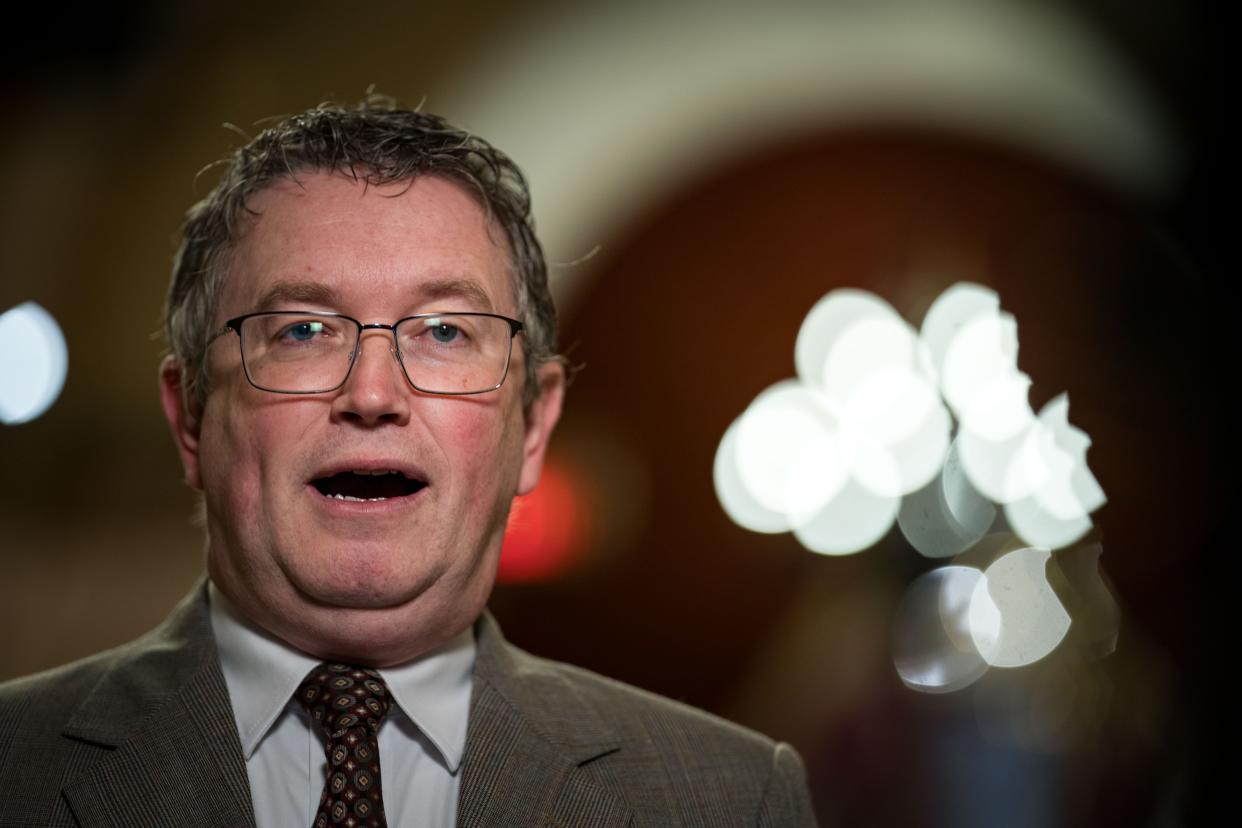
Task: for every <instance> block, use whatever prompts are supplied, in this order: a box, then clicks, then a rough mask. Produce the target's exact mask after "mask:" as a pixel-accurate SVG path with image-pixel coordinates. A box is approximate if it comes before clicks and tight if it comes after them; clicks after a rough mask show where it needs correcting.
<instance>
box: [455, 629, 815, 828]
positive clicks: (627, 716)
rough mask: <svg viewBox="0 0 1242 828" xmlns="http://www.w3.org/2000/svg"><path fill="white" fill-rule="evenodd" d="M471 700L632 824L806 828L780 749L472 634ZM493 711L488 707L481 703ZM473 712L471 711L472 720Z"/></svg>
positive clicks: (653, 697)
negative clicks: (475, 658)
mask: <svg viewBox="0 0 1242 828" xmlns="http://www.w3.org/2000/svg"><path fill="white" fill-rule="evenodd" d="M479 647H480V649H479V659H480V662H481V663H480V664H479V665H478V666H477V667H476V674H475V678H476V682H477V683H479V684H482V685H483V686H482V687H479V686H476V693H478V692H479V691H482V692H483V694H485V695H487V696H489V697H491V698H493V699H502V700H503V705H504V707H505V708H506V709H507V710H508V711H509V712H510V721H511V722H515V723H520V726H521V727H524V728H529V729H530V730H532V731H534V732H535V733H536V734H537V735H538V737H539V739H540V740H541V741H543V742H545V743H547V744H550V745H555V746H557V749H558V750H562V751H563V752H564V755H566V756H568V757H570V759H571V762H572V763H573V764H574V765H575V766H576V767H577V768H578V769H580V770H582V771H584V772H586V773H587V774H589V775H590V777H591V778H592V781H593V784H594V785H596V786H598V787H600V788H602V789H604V790H606V791H608V792H609V793H610V794H612V795H613V796H615V797H617V798H618V799H619V800H620V801H622V802H624V803H625V804H626V806H627V807H628V808H629V809H631V810H632V812H633V813H634V814H635V815H636V817H637V819H638V823H636V824H646V823H648V822H653V823H658V824H710V825H796V826H803V825H814V824H815V819H814V816H813V814H812V812H811V806H810V801H809V795H808V792H807V789H806V778H805V771H804V769H803V766H802V762H801V759H799V757H798V755H797V753H796V752H795V751H794V750H793V748H791V747H790V746H789V745H786V744H782V743H778V742H775V741H773V740H772V739H770V738H768V737H767V736H764V735H762V734H760V733H757V732H755V731H753V730H750V729H748V728H745V727H742V726H740V725H737V724H734V723H732V722H729V721H726V720H725V719H722V718H720V717H718V716H714V715H712V714H710V713H707V712H704V711H702V710H698V709H696V708H694V707H691V706H689V705H687V704H683V703H681V702H678V701H674V700H672V699H668V698H665V697H662V696H659V695H657V694H655V693H651V692H649V691H646V690H642V689H640V688H637V687H633V686H630V685H627V684H624V683H622V682H619V681H616V680H614V679H610V678H607V677H605V676H601V675H599V674H597V673H593V672H591V671H589V670H584V669H582V668H580V667H575V666H572V665H568V664H563V663H560V662H556V661H550V660H548V659H544V658H539V657H537V656H533V655H531V654H529V653H527V652H525V651H523V650H521V649H519V648H517V647H514V646H513V645H510V644H508V643H507V642H504V641H503V640H502V639H500V638H499V632H498V630H496V629H495V628H494V624H493V623H492V622H491V621H490V619H485V621H484V623H483V625H482V626H481V627H480V630H479ZM488 704H489V707H491V708H492V709H493V710H494V709H495V708H496V704H497V703H496V702H489V703H488ZM472 715H473V714H472Z"/></svg>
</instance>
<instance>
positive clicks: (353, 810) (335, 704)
mask: <svg viewBox="0 0 1242 828" xmlns="http://www.w3.org/2000/svg"><path fill="white" fill-rule="evenodd" d="M297 699H298V702H300V703H301V705H302V707H303V708H304V709H305V710H306V712H307V713H309V714H310V717H311V719H312V720H313V721H314V722H315V723H316V724H317V725H318V726H319V728H320V729H321V730H322V731H323V733H324V735H325V736H327V738H328V743H327V746H326V748H325V751H326V753H327V755H328V769H327V773H326V775H325V778H324V783H323V794H322V795H320V797H319V810H318V811H316V812H315V821H314V823H313V825H314V828H327V826H335V825H341V826H346V828H361V827H362V826H367V828H386V826H387V822H386V820H385V818H384V801H383V799H382V798H381V794H380V765H379V761H380V760H379V744H378V742H377V740H376V732H377V731H378V730H379V726H380V723H381V722H383V721H384V716H386V715H388V708H389V706H390V705H391V704H392V701H391V699H390V697H389V695H388V688H387V687H386V686H385V685H384V680H383V679H382V678H380V674H379V673H377V672H375V671H374V670H367V669H365V668H362V667H353V666H350V665H348V664H335V663H332V662H327V663H324V664H320V665H319V666H318V667H316V668H315V669H314V670H311V671H310V674H309V675H307V676H306V678H305V679H304V680H303V681H302V684H301V686H299V687H298V693H297Z"/></svg>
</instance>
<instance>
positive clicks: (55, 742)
mask: <svg viewBox="0 0 1242 828" xmlns="http://www.w3.org/2000/svg"><path fill="white" fill-rule="evenodd" d="M205 617H206V612H205V605H203V604H202V602H201V600H200V599H199V598H198V595H197V594H196V593H195V594H192V595H191V596H190V597H189V598H187V599H186V600H185V601H183V602H182V604H181V605H179V606H178V607H177V608H176V609H175V610H174V611H173V614H172V615H171V616H169V618H168V619H167V620H166V621H165V622H164V624H162V625H161V626H160V627H158V628H156V629H155V630H152V631H151V632H148V633H147V634H146V635H143V636H142V637H140V638H138V639H135V640H134V641H131V642H129V643H127V644H123V645H121V646H119V647H116V648H114V649H111V650H107V651H105V652H101V653H97V654H95V655H92V656H89V657H87V658H84V659H82V660H80V661H75V662H73V663H72V664H66V665H64V666H62V667H57V668H54V669H51V670H47V671H45V672H42V673H36V674H34V675H30V676H24V677H22V678H17V679H13V680H10V681H6V682H4V683H0V775H2V774H3V772H4V769H5V768H7V767H9V766H10V764H11V763H10V761H9V760H10V757H11V755H12V754H14V752H19V753H28V752H30V751H36V752H37V753H39V754H40V755H46V756H51V755H52V754H55V753H57V752H59V751H62V750H73V749H75V748H73V747H72V745H73V744H74V743H83V742H87V743H95V744H108V737H110V736H111V735H112V730H113V729H115V728H117V727H120V726H122V724H123V723H128V726H131V727H132V725H133V723H134V722H136V721H138V720H140V719H141V718H143V717H144V716H145V715H147V714H148V713H149V712H150V711H151V710H152V709H154V708H155V706H157V705H159V704H161V703H162V702H163V701H164V700H166V699H167V698H168V697H169V694H170V693H172V692H175V690H176V688H177V687H178V686H180V685H181V684H183V683H184V682H185V680H186V677H187V676H189V675H192V674H193V673H194V672H196V671H197V670H199V669H201V664H202V663H203V660H204V656H205V655H214V648H213V646H212V644H211V640H210V634H209V632H208V630H207V627H206V624H205ZM64 736H67V737H69V738H61V737H64Z"/></svg>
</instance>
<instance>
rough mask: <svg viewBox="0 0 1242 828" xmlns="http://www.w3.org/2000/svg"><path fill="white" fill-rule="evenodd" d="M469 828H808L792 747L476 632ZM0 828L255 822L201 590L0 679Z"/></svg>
mask: <svg viewBox="0 0 1242 828" xmlns="http://www.w3.org/2000/svg"><path fill="white" fill-rule="evenodd" d="M476 636H477V642H478V654H477V659H476V664H475V675H474V689H473V695H472V697H471V703H470V720H469V723H468V726H467V735H466V749H465V755H464V758H463V761H462V769H461V773H462V774H463V777H462V781H461V787H460V794H459V799H458V813H457V825H458V826H463V827H464V826H505V828H512V826H527V825H537V826H549V825H552V826H567V827H568V826H575V827H576V826H601V828H602V827H603V826H649V825H650V826H654V825H696V826H723V825H762V826H767V825H771V826H785V825H789V826H803V825H814V824H815V821H814V817H813V815H812V812H811V807H810V803H809V801H808V798H807V792H806V784H805V780H804V773H803V769H802V764H801V762H800V760H799V759H798V757H797V755H796V754H795V753H794V751H793V750H792V749H791V748H790V747H789V746H788V745H778V744H774V743H773V742H771V741H770V740H768V739H766V738H765V737H763V736H760V735H758V734H756V733H753V732H751V731H747V730H744V729H742V728H740V727H737V726H736V725H732V724H729V723H727V722H724V721H723V720H720V719H717V718H715V717H712V716H709V715H707V714H706V713H702V712H700V711H697V710H694V709H692V708H689V707H686V706H684V705H680V704H677V703H675V702H671V701H669V700H667V699H662V698H660V697H658V696H654V695H652V694H650V693H646V692H643V691H641V690H637V689H635V688H632V687H627V686H625V685H622V684H620V683H618V682H614V681H611V680H609V679H606V678H603V677H601V676H598V675H595V674H592V673H589V672H587V671H585V670H580V669H577V668H574V667H570V666H568V665H564V664H557V663H554V662H549V661H545V660H543V659H538V658H535V657H533V656H531V655H529V654H527V653H525V652H522V651H521V650H519V649H517V648H516V647H514V646H512V645H510V644H508V643H507V642H506V641H505V640H504V639H503V637H502V636H501V635H500V631H499V629H498V628H497V627H496V624H495V622H494V621H493V620H492V619H491V617H490V616H489V615H486V614H485V615H484V616H483V617H482V618H481V619H480V620H479V623H478V625H477V627H476ZM0 803H3V805H2V808H0V825H49V824H50V825H58V826H59V825H66V826H70V825H79V826H103V825H125V826H148V825H149V826H157V825H158V826H187V828H193V826H219V825H230V826H234V825H253V824H254V814H253V811H252V808H251V804H250V788H249V781H248V778H247V776H246V767H245V761H244V759H243V757H242V752H241V745H240V742H239V741H238V735H237V728H236V724H235V721H234V718H233V709H232V706H231V704H230V702H229V696H228V690H227V688H226V685H225V682H224V676H223V674H222V673H221V671H220V663H219V658H218V656H217V654H216V645H215V640H214V638H213V636H212V632H211V624H210V620H209V614H208V608H207V601H206V589H205V587H204V586H201V585H200V587H199V588H197V589H196V590H195V591H194V592H193V593H191V595H190V596H189V597H187V598H186V599H185V600H184V601H182V602H181V604H180V605H178V607H177V608H176V609H175V610H174V611H173V613H172V615H171V616H169V618H168V619H167V620H166V621H165V622H164V623H163V624H162V625H161V626H160V627H158V628H157V629H155V630H153V631H152V632H150V633H148V634H147V635H145V636H143V637H142V638H140V639H138V640H136V641H133V642H131V643H129V644H127V645H124V646H122V647H120V648H118V649H116V650H112V651H109V652H106V653H101V654H99V655H96V656H93V657H91V658H88V659H86V660H84V661H80V662H77V663H75V664H71V665H68V666H66V667H61V668H58V669H56V670H52V671H49V672H46V673H42V674H39V675H36V676H30V677H27V678H24V679H18V680H16V681H12V682H9V683H7V684H4V685H0Z"/></svg>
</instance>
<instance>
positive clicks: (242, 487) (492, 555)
mask: <svg viewBox="0 0 1242 828" xmlns="http://www.w3.org/2000/svg"><path fill="white" fill-rule="evenodd" d="M301 180H302V185H303V186H302V187H299V186H298V185H297V184H294V183H293V182H289V181H285V182H282V183H279V184H276V185H274V186H272V187H270V188H268V189H266V190H264V191H262V192H260V193H259V194H258V195H256V196H255V197H254V198H253V199H252V200H251V203H250V206H251V207H252V208H253V209H255V210H256V211H257V212H258V215H257V216H255V217H252V218H249V219H248V220H247V222H248V224H247V226H246V229H245V230H244V232H243V235H242V237H241V239H240V240H239V242H238V244H237V246H236V248H235V250H234V253H233V256H232V259H231V264H230V268H229V273H228V276H227V280H226V285H225V288H224V291H223V294H222V297H221V301H220V305H219V308H218V312H217V318H216V319H215V320H214V324H215V325H216V326H219V325H221V324H222V323H223V320H225V319H229V318H232V317H233V316H238V315H241V314H244V313H249V312H251V311H259V310H321V311H336V312H340V313H345V314H348V315H350V316H353V317H355V318H356V319H358V320H360V321H361V322H363V323H364V324H365V323H368V322H383V323H388V324H391V323H392V322H395V321H396V320H397V319H399V318H401V317H404V316H409V315H411V314H416V313H424V312H429V311H490V312H493V313H499V314H503V315H505V316H510V317H516V316H517V303H516V298H515V296H514V290H513V285H512V282H511V278H510V275H509V274H510V270H511V268H510V260H509V254H508V250H507V247H506V245H505V241H504V234H503V233H502V232H501V231H500V230H499V229H498V228H489V225H488V223H487V218H486V215H485V213H484V211H483V210H482V209H481V208H480V207H479V205H478V204H477V203H476V202H475V201H474V200H473V199H472V198H471V197H470V196H469V195H468V194H467V193H466V192H465V191H464V190H463V189H462V188H461V187H460V186H458V185H457V184H455V183H451V182H449V181H447V180H445V179H441V178H436V177H422V178H418V179H415V180H414V181H413V183H412V184H411V183H410V182H402V183H400V184H399V185H395V186H384V187H374V186H371V187H366V186H364V185H362V184H360V183H355V182H353V181H351V180H349V179H346V178H344V177H341V176H339V175H337V176H331V175H326V174H310V173H308V174H306V175H305V176H303V177H302V179H301ZM489 230H490V232H489ZM392 344H393V343H392V336H391V334H390V332H388V331H384V330H371V331H364V332H363V336H362V341H361V344H360V346H359V354H358V357H357V361H356V363H355V364H354V367H353V370H352V372H351V373H350V375H349V379H348V381H347V382H346V383H345V385H344V386H343V387H342V388H340V389H338V390H337V391H333V392H330V393H324V394H314V395H307V396H293V395H286V394H273V393H270V392H267V391H260V390H258V389H256V388H254V387H252V386H251V385H250V384H249V383H248V382H247V381H246V377H245V375H244V373H243V370H242V365H241V354H240V349H239V348H238V341H237V337H236V336H235V335H234V334H228V335H227V336H223V337H220V338H218V339H217V340H216V341H215V342H214V343H212V345H211V346H210V351H209V354H208V365H209V366H210V389H211V391H210V394H209V396H208V398H207V402H206V406H205V407H204V409H203V411H202V412H201V413H200V414H199V415H198V416H197V417H195V416H194V415H193V413H187V412H186V410H185V408H184V407H183V402H182V400H181V390H182V388H183V379H182V376H181V372H180V370H179V366H178V365H177V364H176V363H175V362H172V361H169V362H166V363H165V367H164V370H163V374H162V379H163V388H162V396H163V400H164V407H165V411H166V413H167V414H168V417H169V420H170V422H171V423H172V426H173V431H174V435H175V436H176V438H177V440H178V444H179V447H180V449H181V454H182V460H183V462H184V465H185V470H186V479H187V481H188V482H189V483H190V484H191V485H192V486H194V487H196V488H201V489H202V490H203V492H204V493H205V496H206V504H207V522H208V570H209V572H210V574H211V577H212V579H213V580H214V581H215V583H216V584H217V586H218V587H219V588H220V589H221V590H222V591H223V592H224V593H225V594H226V595H227V596H228V597H229V598H230V599H231V600H232V602H233V603H234V604H235V605H236V606H237V608H238V609H239V610H240V611H241V612H242V613H243V614H245V615H246V616H247V617H248V618H250V619H251V620H252V621H254V622H255V623H257V624H258V625H259V626H261V627H263V628H265V629H267V630H268V631H269V632H271V633H273V634H275V635H277V636H278V637H280V638H282V639H284V640H286V641H287V642H289V643H290V644H292V645H294V646H296V647H298V648H300V649H302V650H304V651H307V652H309V653H312V654H314V655H317V656H320V657H324V658H327V657H337V658H342V659H352V660H355V661H365V662H370V663H373V664H376V665H378V666H383V665H387V664H394V663H399V662H401V661H405V660H407V659H409V658H413V657H415V656H417V655H420V654H422V653H424V652H427V651H428V650H430V649H432V648H434V647H435V646H437V645H438V644H440V643H442V642H443V641H445V640H447V639H449V638H450V637H452V636H453V635H455V634H457V633H458V632H460V631H461V630H462V629H464V628H465V627H466V626H468V625H469V624H470V623H471V622H472V621H473V620H474V619H475V618H476V617H477V616H478V614H479V612H480V611H481V610H482V608H483V606H484V604H485V602H486V600H487V597H488V595H489V594H490V592H491V587H492V582H493V578H494V574H495V568H496V560H497V557H498V556H499V552H500V545H501V539H502V535H503V531H504V525H505V519H506V517H507V515H508V510H509V504H510V501H511V499H512V497H513V496H514V494H524V493H526V492H528V491H530V490H531V489H532V488H533V487H534V485H535V483H536V481H537V479H538V475H539V468H540V464H541V463H542V459H543V454H544V448H545V446H546V443H547V438H548V435H549V433H550V432H551V429H552V426H553V425H554V424H555V421H556V418H557V416H558V414H559V410H560V398H561V389H562V375H561V372H560V368H559V366H555V365H552V366H545V367H544V368H543V369H542V370H541V373H540V382H541V386H542V389H543V393H542V394H541V395H540V397H539V399H538V400H537V401H536V402H535V404H534V405H533V406H531V407H530V409H529V411H528V412H527V413H526V414H525V415H524V414H523V410H522V405H521V398H522V386H523V382H524V374H525V365H524V357H523V354H522V348H521V343H520V342H516V343H514V347H513V359H512V363H511V365H510V368H509V374H508V378H507V379H506V380H505V383H504V385H503V386H501V388H500V389H498V390H496V391H491V392H488V393H485V394H479V395H474V396H461V397H449V396H435V395H430V394H424V393H421V392H419V391H416V390H415V389H414V388H413V387H411V386H410V384H409V383H408V382H407V381H406V379H405V376H404V375H403V374H402V371H401V366H400V365H399V364H398V363H397V361H396V359H395V357H394V356H393V354H392V353H391V346H392ZM389 470H396V471H399V472H401V473H402V474H403V475H404V476H405V477H406V478H409V479H410V480H411V481H418V482H419V483H422V484H425V485H422V486H421V488H419V487H418V485H417V484H412V485H408V486H407V487H406V488H407V489H408V490H411V491H412V493H410V494H406V495H403V496H396V497H389V498H387V499H385V500H380V501H375V502H370V501H367V502H357V501H351V500H340V499H336V498H333V497H327V496H325V495H324V494H322V493H321V491H320V488H321V487H322V485H323V481H324V480H325V479H326V478H330V477H332V476H333V475H338V474H351V473H353V472H386V471H389ZM316 482H319V484H320V486H319V487H317V486H316ZM415 489H416V491H415Z"/></svg>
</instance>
